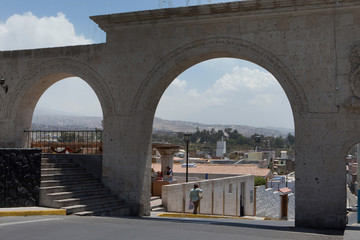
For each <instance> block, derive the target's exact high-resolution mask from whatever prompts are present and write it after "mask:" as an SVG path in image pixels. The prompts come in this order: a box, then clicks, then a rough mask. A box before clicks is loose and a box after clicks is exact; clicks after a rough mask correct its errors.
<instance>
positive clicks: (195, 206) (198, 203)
mask: <svg viewBox="0 0 360 240" xmlns="http://www.w3.org/2000/svg"><path fill="white" fill-rule="evenodd" d="M193 204H194V211H193V214H197V209H198V207H199V205H200V200H197V201H196V202H193Z"/></svg>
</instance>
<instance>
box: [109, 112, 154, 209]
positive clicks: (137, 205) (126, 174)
mask: <svg viewBox="0 0 360 240" xmlns="http://www.w3.org/2000/svg"><path fill="white" fill-rule="evenodd" d="M152 123H153V118H152V117H151V116H149V115H148V114H143V115H142V116H136V115H130V116H111V117H108V118H107V119H106V120H105V119H104V152H103V163H102V169H103V170H102V180H103V182H104V184H105V186H107V187H109V188H110V189H111V190H112V192H113V193H115V194H117V195H118V197H119V198H120V199H121V200H124V201H125V202H126V203H127V204H128V205H129V206H130V209H131V210H130V215H132V216H136V215H139V216H144V215H149V214H150V196H151V151H152V148H151V133H152Z"/></svg>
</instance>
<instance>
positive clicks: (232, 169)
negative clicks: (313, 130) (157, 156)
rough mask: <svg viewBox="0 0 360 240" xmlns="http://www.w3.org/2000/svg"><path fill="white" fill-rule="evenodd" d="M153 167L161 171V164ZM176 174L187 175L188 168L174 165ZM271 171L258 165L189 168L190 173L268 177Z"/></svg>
mask: <svg viewBox="0 0 360 240" xmlns="http://www.w3.org/2000/svg"><path fill="white" fill-rule="evenodd" d="M151 167H152V168H154V171H155V172H157V171H161V164H160V163H153V164H151ZM172 170H173V172H174V173H185V171H186V168H185V167H181V164H176V163H174V165H173V169H172ZM269 172H270V169H266V168H259V167H258V166H257V165H253V164H246V165H225V164H196V167H195V168H192V167H189V173H209V174H251V175H254V176H262V177H264V176H267V175H268V174H269Z"/></svg>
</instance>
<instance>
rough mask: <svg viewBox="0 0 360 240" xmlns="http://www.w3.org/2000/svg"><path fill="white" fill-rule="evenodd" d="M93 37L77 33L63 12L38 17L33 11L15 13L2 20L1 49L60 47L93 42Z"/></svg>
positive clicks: (0, 23)
mask: <svg viewBox="0 0 360 240" xmlns="http://www.w3.org/2000/svg"><path fill="white" fill-rule="evenodd" d="M92 42H93V41H92V40H91V39H86V38H85V37H84V36H83V35H77V34H76V32H75V28H74V25H73V24H72V23H71V22H70V21H69V20H68V19H67V18H66V17H65V15H64V14H63V13H58V14H57V16H55V17H53V16H52V17H42V18H38V17H37V16H35V15H33V14H32V13H31V12H27V13H25V14H23V15H19V14H14V15H12V16H11V17H9V18H8V19H7V20H6V22H0V50H16V49H32V48H46V47H59V46H67V45H81V44H91V43H92Z"/></svg>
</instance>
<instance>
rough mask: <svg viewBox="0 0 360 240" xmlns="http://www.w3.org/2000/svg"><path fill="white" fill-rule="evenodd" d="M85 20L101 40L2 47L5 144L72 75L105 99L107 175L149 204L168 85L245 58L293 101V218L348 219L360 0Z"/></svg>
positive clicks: (308, 222)
mask: <svg viewBox="0 0 360 240" xmlns="http://www.w3.org/2000/svg"><path fill="white" fill-rule="evenodd" d="M91 19H93V20H94V21H95V22H96V23H98V25H99V26H100V28H101V29H102V30H104V31H105V32H106V34H107V39H106V43H104V44H95V45H86V46H71V47H62V48H47V49H34V50H25V51H5V52H0V77H4V78H5V79H6V84H7V85H8V92H7V93H5V91H2V89H0V147H20V148H21V147H23V146H24V144H25V142H26V139H25V138H26V135H24V130H29V129H30V127H31V119H32V114H33V111H34V108H35V105H36V103H37V101H38V100H39V98H40V97H41V95H42V94H43V93H44V92H45V91H46V90H47V89H48V88H49V87H50V86H51V85H52V84H53V83H55V82H57V81H59V80H61V79H64V78H67V77H72V76H78V77H80V78H82V79H83V80H84V81H86V82H87V83H88V84H89V85H90V86H91V87H92V88H93V90H94V91H95V93H96V94H97V96H98V98H99V100H100V103H101V106H102V109H103V116H104V149H103V180H104V182H105V184H106V185H107V186H108V187H110V188H111V189H112V191H113V192H115V193H117V195H118V196H119V197H120V198H122V199H124V200H126V201H127V202H128V203H129V204H130V205H131V206H132V214H133V215H144V214H145V215H146V214H149V211H150V206H149V202H150V201H149V199H150V169H151V168H150V164H151V132H152V123H153V119H154V114H155V110H156V107H157V104H158V102H159V100H160V98H161V96H162V94H163V93H164V91H165V89H166V88H167V87H168V86H169V84H170V83H171V82H172V81H173V80H174V79H175V78H176V77H177V76H178V75H179V74H180V73H182V72H183V71H185V70H186V69H188V68H190V67H191V66H193V65H195V64H197V63H200V62H202V61H205V60H208V59H212V58H218V57H232V58H239V59H244V60H248V61H251V62H254V63H256V64H258V65H260V66H262V67H264V68H265V69H267V70H268V71H269V72H270V73H271V74H272V75H274V76H275V78H276V79H277V80H278V81H279V83H280V85H281V86H282V88H283V89H284V91H285V93H286V95H287V97H288V99H289V102H290V104H291V107H292V111H293V116H294V121H295V131H296V177H297V178H296V213H295V214H296V216H295V221H296V225H297V226H304V227H318V228H344V227H345V224H346V223H345V220H346V211H345V207H346V201H345V199H346V198H345V197H346V191H345V155H346V153H347V151H348V150H349V149H350V147H351V146H353V145H354V144H355V143H357V142H360V134H359V129H358V128H359V127H358V126H360V118H359V117H358V116H359V114H360V99H359V97H360V87H359V86H360V84H359V83H360V67H359V66H360V44H359V43H360V1H358V0H346V1H335V0H307V1H305V0H304V1H291V0H263V1H241V2H231V3H224V4H214V5H203V6H194V7H185V8H176V9H161V10H153V11H142V12H134V13H122V14H112V15H103V16H94V17H91ZM239 104H241V103H239Z"/></svg>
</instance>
